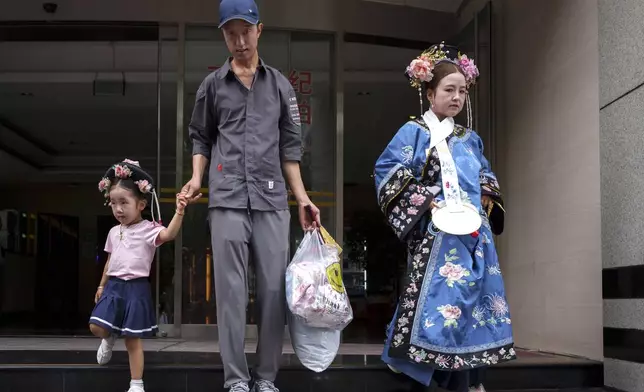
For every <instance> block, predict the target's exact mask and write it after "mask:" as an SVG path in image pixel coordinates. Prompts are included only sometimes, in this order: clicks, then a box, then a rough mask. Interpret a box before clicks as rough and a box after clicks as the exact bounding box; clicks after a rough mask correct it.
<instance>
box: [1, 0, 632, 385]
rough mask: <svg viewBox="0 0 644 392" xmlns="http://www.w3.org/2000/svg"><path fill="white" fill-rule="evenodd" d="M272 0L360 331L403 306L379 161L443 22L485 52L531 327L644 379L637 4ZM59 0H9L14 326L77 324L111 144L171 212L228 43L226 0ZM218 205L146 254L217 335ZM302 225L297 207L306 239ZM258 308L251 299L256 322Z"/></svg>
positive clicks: (281, 50)
mask: <svg viewBox="0 0 644 392" xmlns="http://www.w3.org/2000/svg"><path fill="white" fill-rule="evenodd" d="M4 1H5V2H8V0H4ZM258 3H259V6H260V11H261V13H262V20H263V22H264V23H265V25H266V31H265V33H264V35H263V36H262V39H261V43H260V51H261V55H262V57H263V58H264V60H265V61H266V62H267V63H269V64H271V65H273V66H274V67H276V68H278V69H280V70H282V72H283V73H284V74H285V75H286V76H287V77H288V78H289V80H290V81H291V83H292V84H293V86H294V88H296V90H297V92H298V98H299V104H300V112H301V115H302V119H303V123H304V125H303V133H304V140H305V160H304V162H303V173H304V177H305V182H306V185H307V187H308V189H309V190H310V191H311V196H312V198H313V201H314V202H316V203H317V204H318V206H320V207H321V210H322V216H323V224H324V225H325V226H326V227H327V228H328V229H329V231H330V232H331V233H332V234H334V236H335V238H336V239H337V240H338V241H339V242H340V241H341V243H343V244H344V248H345V265H344V280H345V284H346V285H347V287H348V289H349V290H350V291H351V293H352V303H353V306H354V309H355V311H356V322H354V323H353V324H354V325H352V327H351V328H349V329H348V330H347V331H346V333H345V336H344V339H345V341H377V342H380V341H382V336H383V329H382V328H383V327H384V324H385V323H386V322H387V321H388V318H389V317H390V315H391V312H392V310H393V308H392V306H393V303H394V300H395V298H396V296H397V286H398V283H397V282H398V281H399V280H400V279H401V276H400V275H401V270H402V265H401V263H400V260H401V257H400V254H401V253H400V252H404V250H401V249H400V247H397V246H396V243H395V241H392V238H391V236H387V235H386V234H383V233H387V229H386V227H384V226H382V222H381V221H379V215H378V214H379V212H378V211H377V206H376V204H375V196H374V192H373V185H372V180H371V169H372V165H373V162H374V161H375V159H376V157H377V156H378V154H379V153H380V151H381V150H382V148H384V146H385V144H386V143H387V141H388V140H389V139H390V138H391V136H392V135H393V134H394V132H395V131H396V130H397V129H398V127H399V126H400V125H401V124H402V123H403V122H404V121H405V120H406V119H407V118H408V116H410V115H417V114H418V99H417V95H416V94H415V92H414V91H413V90H412V89H410V88H409V87H408V86H407V85H406V82H405V80H404V77H403V76H402V72H403V70H404V67H405V66H406V64H407V63H408V62H409V61H410V60H411V59H412V58H413V57H415V56H416V55H417V54H418V53H419V52H420V51H421V50H422V49H423V48H425V47H427V46H429V45H431V44H433V43H437V42H440V41H441V40H445V41H448V42H450V43H455V44H457V45H459V46H460V47H461V49H462V50H463V51H464V52H466V53H468V54H470V55H472V56H474V57H475V59H476V61H477V63H478V65H479V67H480V68H481V71H482V72H481V73H482V76H481V79H480V83H479V85H478V86H477V88H476V90H475V91H474V109H475V117H476V120H475V128H476V129H477V131H478V132H479V133H480V134H481V135H482V137H483V139H484V141H485V148H486V152H487V155H488V157H489V158H490V160H491V162H492V164H493V168H494V170H495V171H496V172H497V174H498V176H499V178H500V181H501V185H502V187H503V189H504V190H505V195H506V202H507V208H508V216H507V223H506V231H505V234H504V235H502V236H501V237H499V238H498V240H497V241H498V244H499V253H500V257H501V264H502V267H503V273H504V276H505V280H506V284H507V289H508V297H509V301H510V305H511V309H512V312H513V325H514V328H515V334H516V341H517V345H519V346H521V347H525V348H529V349H536V350H543V351H549V352H555V353H562V354H570V355H577V356H583V357H587V358H592V359H598V360H604V363H605V368H606V372H605V373H606V374H605V380H606V384H607V385H609V386H613V387H616V388H619V389H622V390H625V391H639V390H641V389H642V388H643V387H644V379H643V378H642V376H641V374H644V372H642V371H641V369H640V367H639V366H641V365H640V360H641V355H642V354H641V353H642V352H644V351H642V350H643V348H639V349H632V348H631V349H629V350H625V348H626V347H625V345H624V343H623V342H624V341H626V340H625V339H630V340H629V342H639V340H638V339H639V336H640V334H641V332H639V331H640V330H642V329H644V326H643V325H642V323H643V320H644V314H642V312H640V311H638V310H639V309H642V306H641V304H639V303H638V302H637V301H638V299H637V298H639V294H638V293H639V292H640V291H641V290H638V289H637V287H638V286H637V284H636V283H637V281H636V280H635V279H636V278H635V277H637V276H640V275H639V274H640V272H639V271H640V265H641V264H643V262H642V260H641V257H639V252H640V249H641V246H640V245H641V244H640V243H641V242H642V241H641V240H640V239H639V238H640V237H639V236H638V235H637V234H638V228H639V226H640V225H641V223H640V221H642V219H640V213H639V212H638V211H639V210H638V209H637V208H634V207H635V206H636V205H637V204H636V203H637V202H636V200H637V195H638V190H639V189H640V188H641V187H640V186H639V185H638V184H640V182H642V181H641V180H640V179H639V177H638V176H637V172H638V171H637V168H638V167H639V166H640V165H641V162H642V158H641V157H640V155H641V154H638V152H639V150H641V149H638V148H637V147H638V146H639V145H640V144H641V141H642V140H644V138H642V137H641V132H640V125H639V123H640V122H639V121H638V119H639V117H638V110H637V109H638V108H639V106H641V105H640V101H641V100H642V97H641V94H640V92H639V89H640V87H641V84H642V80H643V79H644V68H643V67H642V66H640V65H639V63H638V54H639V53H640V51H639V48H640V46H641V45H642V44H641V41H642V40H641V39H640V38H641V37H640V36H641V35H642V34H641V31H640V30H641V29H639V27H638V23H637V21H638V20H639V19H638V18H639V16H642V14H643V13H644V6H641V5H640V4H639V2H637V1H635V0H624V1H621V0H620V2H616V1H611V0H599V1H596V0H572V1H567V0H566V1H564V0H545V1H540V2H534V1H527V0H492V1H482V0H481V1H479V0H464V1H461V2H459V1H451V0H450V1H444V0H432V1H427V2H422V4H423V7H425V8H419V6H417V5H415V4H412V3H421V2H411V1H409V2H404V1H395V2H394V1H391V2H388V1H378V2H374V1H363V0H350V1H349V0H344V1H314V0H306V1H302V0H300V1H296V0H279V1H271V2H268V1H259V2H258ZM387 3H397V4H387ZM57 4H58V7H57V9H56V11H55V12H53V13H51V12H49V11H51V9H45V8H46V7H43V4H42V3H40V2H34V1H23V2H19V3H17V4H11V7H3V9H6V10H8V12H3V13H2V14H0V34H1V35H0V52H1V53H3V55H2V56H0V130H1V132H0V147H3V148H2V152H0V166H1V167H3V169H2V170H0V176H1V177H0V187H2V188H3V190H2V192H0V208H2V209H3V210H4V212H3V213H2V215H0V218H1V219H2V220H3V227H4V228H5V229H4V231H5V232H6V233H7V235H6V236H5V237H6V238H7V244H8V245H7V246H6V249H7V252H6V253H5V254H4V255H3V258H4V275H3V279H4V283H3V292H4V299H3V301H2V308H1V309H2V314H4V315H11V317H12V318H10V320H11V322H6V321H5V322H4V323H3V322H0V328H2V329H1V330H0V331H4V333H21V332H22V333H27V332H33V331H36V332H38V333H53V332H54V333H55V332H58V329H62V330H63V331H70V330H75V329H76V328H82V327H83V325H84V323H85V320H84V317H86V314H87V313H88V312H89V311H90V310H91V306H92V299H93V294H94V289H95V286H96V282H97V281H98V277H99V276H100V270H101V267H102V264H101V263H102V262H104V254H103V253H102V252H101V250H102V242H103V241H104V237H105V234H106V230H108V229H109V227H110V225H111V224H112V221H111V218H110V216H109V212H108V211H107V210H105V209H103V208H102V204H101V200H100V194H99V193H98V192H96V191H95V190H94V183H95V182H96V181H97V178H98V176H100V175H101V174H102V171H103V170H104V169H105V167H106V166H107V165H109V164H111V163H112V162H114V161H116V160H119V159H122V158H124V157H129V158H134V159H138V160H140V161H141V163H142V165H143V167H144V168H147V169H149V170H150V171H152V172H153V173H154V175H155V177H156V178H157V179H158V181H159V183H160V185H161V188H162V194H163V195H162V202H163V205H164V206H165V207H162V212H164V211H163V210H165V214H164V215H165V216H168V215H169V214H170V212H171V211H172V195H173V194H174V193H175V192H176V189H177V188H178V187H180V186H181V185H182V184H183V183H184V182H185V180H186V178H187V176H189V175H190V163H189V162H190V146H189V141H188V140H187V132H186V129H187V123H188V121H189V118H190V114H191V111H192V105H193V103H194V102H193V101H194V93H195V91H196V89H197V86H198V84H199V83H200V81H201V80H202V79H203V78H204V77H205V76H206V75H207V74H208V73H209V72H211V71H212V70H214V69H216V68H217V67H218V66H220V65H221V64H222V63H223V62H224V61H225V58H226V55H227V54H226V48H225V45H224V43H223V39H222V37H221V34H220V32H219V31H218V30H217V29H216V21H217V2H212V1H211V2H208V1H203V0H195V1H190V2H184V3H179V2H176V1H170V0H163V1H136V2H127V1H124V0H123V1H112V2H109V3H105V2H98V1H90V2H83V3H82V4H81V3H79V2H73V1H69V0H61V1H59V2H58V3H57ZM115 138H116V139H117V140H119V143H116V142H113V140H115ZM123 141H126V142H123ZM206 183H207V182H204V184H206ZM633 185H635V186H633ZM205 209H206V204H204V203H200V204H198V205H195V206H193V207H192V208H190V211H189V212H188V214H187V216H186V221H185V226H184V229H183V232H182V235H181V237H180V239H179V240H178V241H177V242H176V243H175V244H174V245H168V246H164V247H162V249H161V250H160V252H159V255H158V260H157V261H158V262H157V263H156V264H155V269H154V270H153V282H154V287H155V296H156V299H157V304H158V314H159V322H160V323H162V325H163V327H162V330H163V332H164V333H165V334H167V335H168V336H182V337H188V338H189V337H191V336H192V337H197V336H199V337H202V336H214V335H215V334H214V329H215V328H216V312H215V310H216V303H215V301H214V290H213V287H212V276H211V275H212V270H211V269H210V261H211V260H210V256H209V254H210V249H209V246H210V244H209V240H208V238H209V235H208V231H207V230H208V229H207V225H206V222H205ZM379 225H380V226H379ZM300 238H301V234H299V232H298V230H297V225H296V224H295V223H294V224H293V230H292V239H291V245H292V247H293V248H295V247H296V246H297V243H298V241H299V239H300ZM54 245H55V246H54ZM251 275H252V272H251ZM602 276H603V278H602ZM61 282H63V283H64V284H61ZM250 282H251V285H250V286H251V287H250V289H251V291H252V289H253V288H252V276H251V277H250ZM252 308H253V300H252V298H251V302H250V304H249V316H248V325H249V327H248V331H249V334H252V333H253V330H254V327H253V325H254V319H253V316H252V314H253V312H252ZM36 314H38V315H42V314H46V315H47V317H45V318H44V319H45V320H53V321H50V322H43V321H42V320H43V318H42V317H34V315H36ZM56 317H58V319H57V318H56ZM7 319H8V318H7V317H5V318H4V320H7ZM72 320H73V321H72ZM369 326H374V327H373V328H369ZM629 344H630V343H629ZM637 344H639V343H632V344H631V346H632V345H635V346H637ZM637 347H639V346H637ZM604 357H606V358H604Z"/></svg>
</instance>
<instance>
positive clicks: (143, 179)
mask: <svg viewBox="0 0 644 392" xmlns="http://www.w3.org/2000/svg"><path fill="white" fill-rule="evenodd" d="M116 179H123V180H125V179H131V180H133V181H134V184H136V186H138V187H139V190H140V191H141V193H143V194H144V195H148V194H150V195H152V203H151V204H150V210H151V212H150V213H151V215H152V220H153V221H157V222H159V224H162V221H161V208H160V207H159V197H158V196H157V193H156V190H155V189H154V180H153V179H152V176H150V175H149V174H148V173H146V172H145V171H144V170H143V169H141V165H140V164H139V162H138V161H133V160H131V159H124V160H123V161H122V162H119V163H117V164H114V165H112V166H111V167H110V168H109V169H107V172H105V175H104V176H103V178H102V179H101V181H99V183H98V190H99V191H100V192H101V193H103V195H104V196H105V199H106V201H105V205H108V204H109V198H110V188H111V186H112V184H113V183H114V182H115V180H116ZM155 206H156V215H157V216H156V218H158V219H155Z"/></svg>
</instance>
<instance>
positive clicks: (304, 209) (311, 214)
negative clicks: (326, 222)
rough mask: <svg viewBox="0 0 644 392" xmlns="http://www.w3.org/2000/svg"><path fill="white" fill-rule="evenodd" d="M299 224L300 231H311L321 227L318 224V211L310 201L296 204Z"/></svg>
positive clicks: (319, 223) (320, 224)
mask: <svg viewBox="0 0 644 392" xmlns="http://www.w3.org/2000/svg"><path fill="white" fill-rule="evenodd" d="M298 212H299V214H300V224H301V225H302V230H304V231H312V230H315V229H317V228H318V227H320V226H322V223H321V222H320V210H319V209H318V208H317V207H316V206H315V204H313V203H312V202H311V201H310V200H308V201H306V202H303V203H299V204H298Z"/></svg>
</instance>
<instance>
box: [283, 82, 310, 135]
mask: <svg viewBox="0 0 644 392" xmlns="http://www.w3.org/2000/svg"><path fill="white" fill-rule="evenodd" d="M288 81H289V82H291V86H293V90H295V93H296V94H297V95H298V106H299V108H300V119H301V121H302V124H306V125H311V124H312V123H313V113H312V112H311V104H310V103H309V98H310V96H311V95H313V78H312V76H311V72H310V71H297V70H291V71H290V72H289V73H288Z"/></svg>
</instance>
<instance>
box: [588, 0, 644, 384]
mask: <svg viewBox="0 0 644 392" xmlns="http://www.w3.org/2000/svg"><path fill="white" fill-rule="evenodd" d="M642 19H644V2H642V1H641V0H619V1H615V0H599V54H600V58H599V64H600V74H599V79H600V110H599V116H600V124H601V125H600V151H601V206H602V260H603V268H604V269H603V298H604V356H605V360H604V364H605V365H604V367H605V371H604V379H605V384H606V385H607V386H609V387H613V388H617V389H619V390H622V391H628V392H640V391H642V390H644V284H643V282H644V252H643V250H644V236H642V232H643V231H644V209H642V207H641V205H642V203H641V200H642V199H641V195H642V193H641V192H642V190H644V175H643V170H642V169H644V154H643V152H644V121H643V120H644V88H643V87H642V86H644V61H642V60H643V57H642V54H643V53H644V28H643V25H642Z"/></svg>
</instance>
